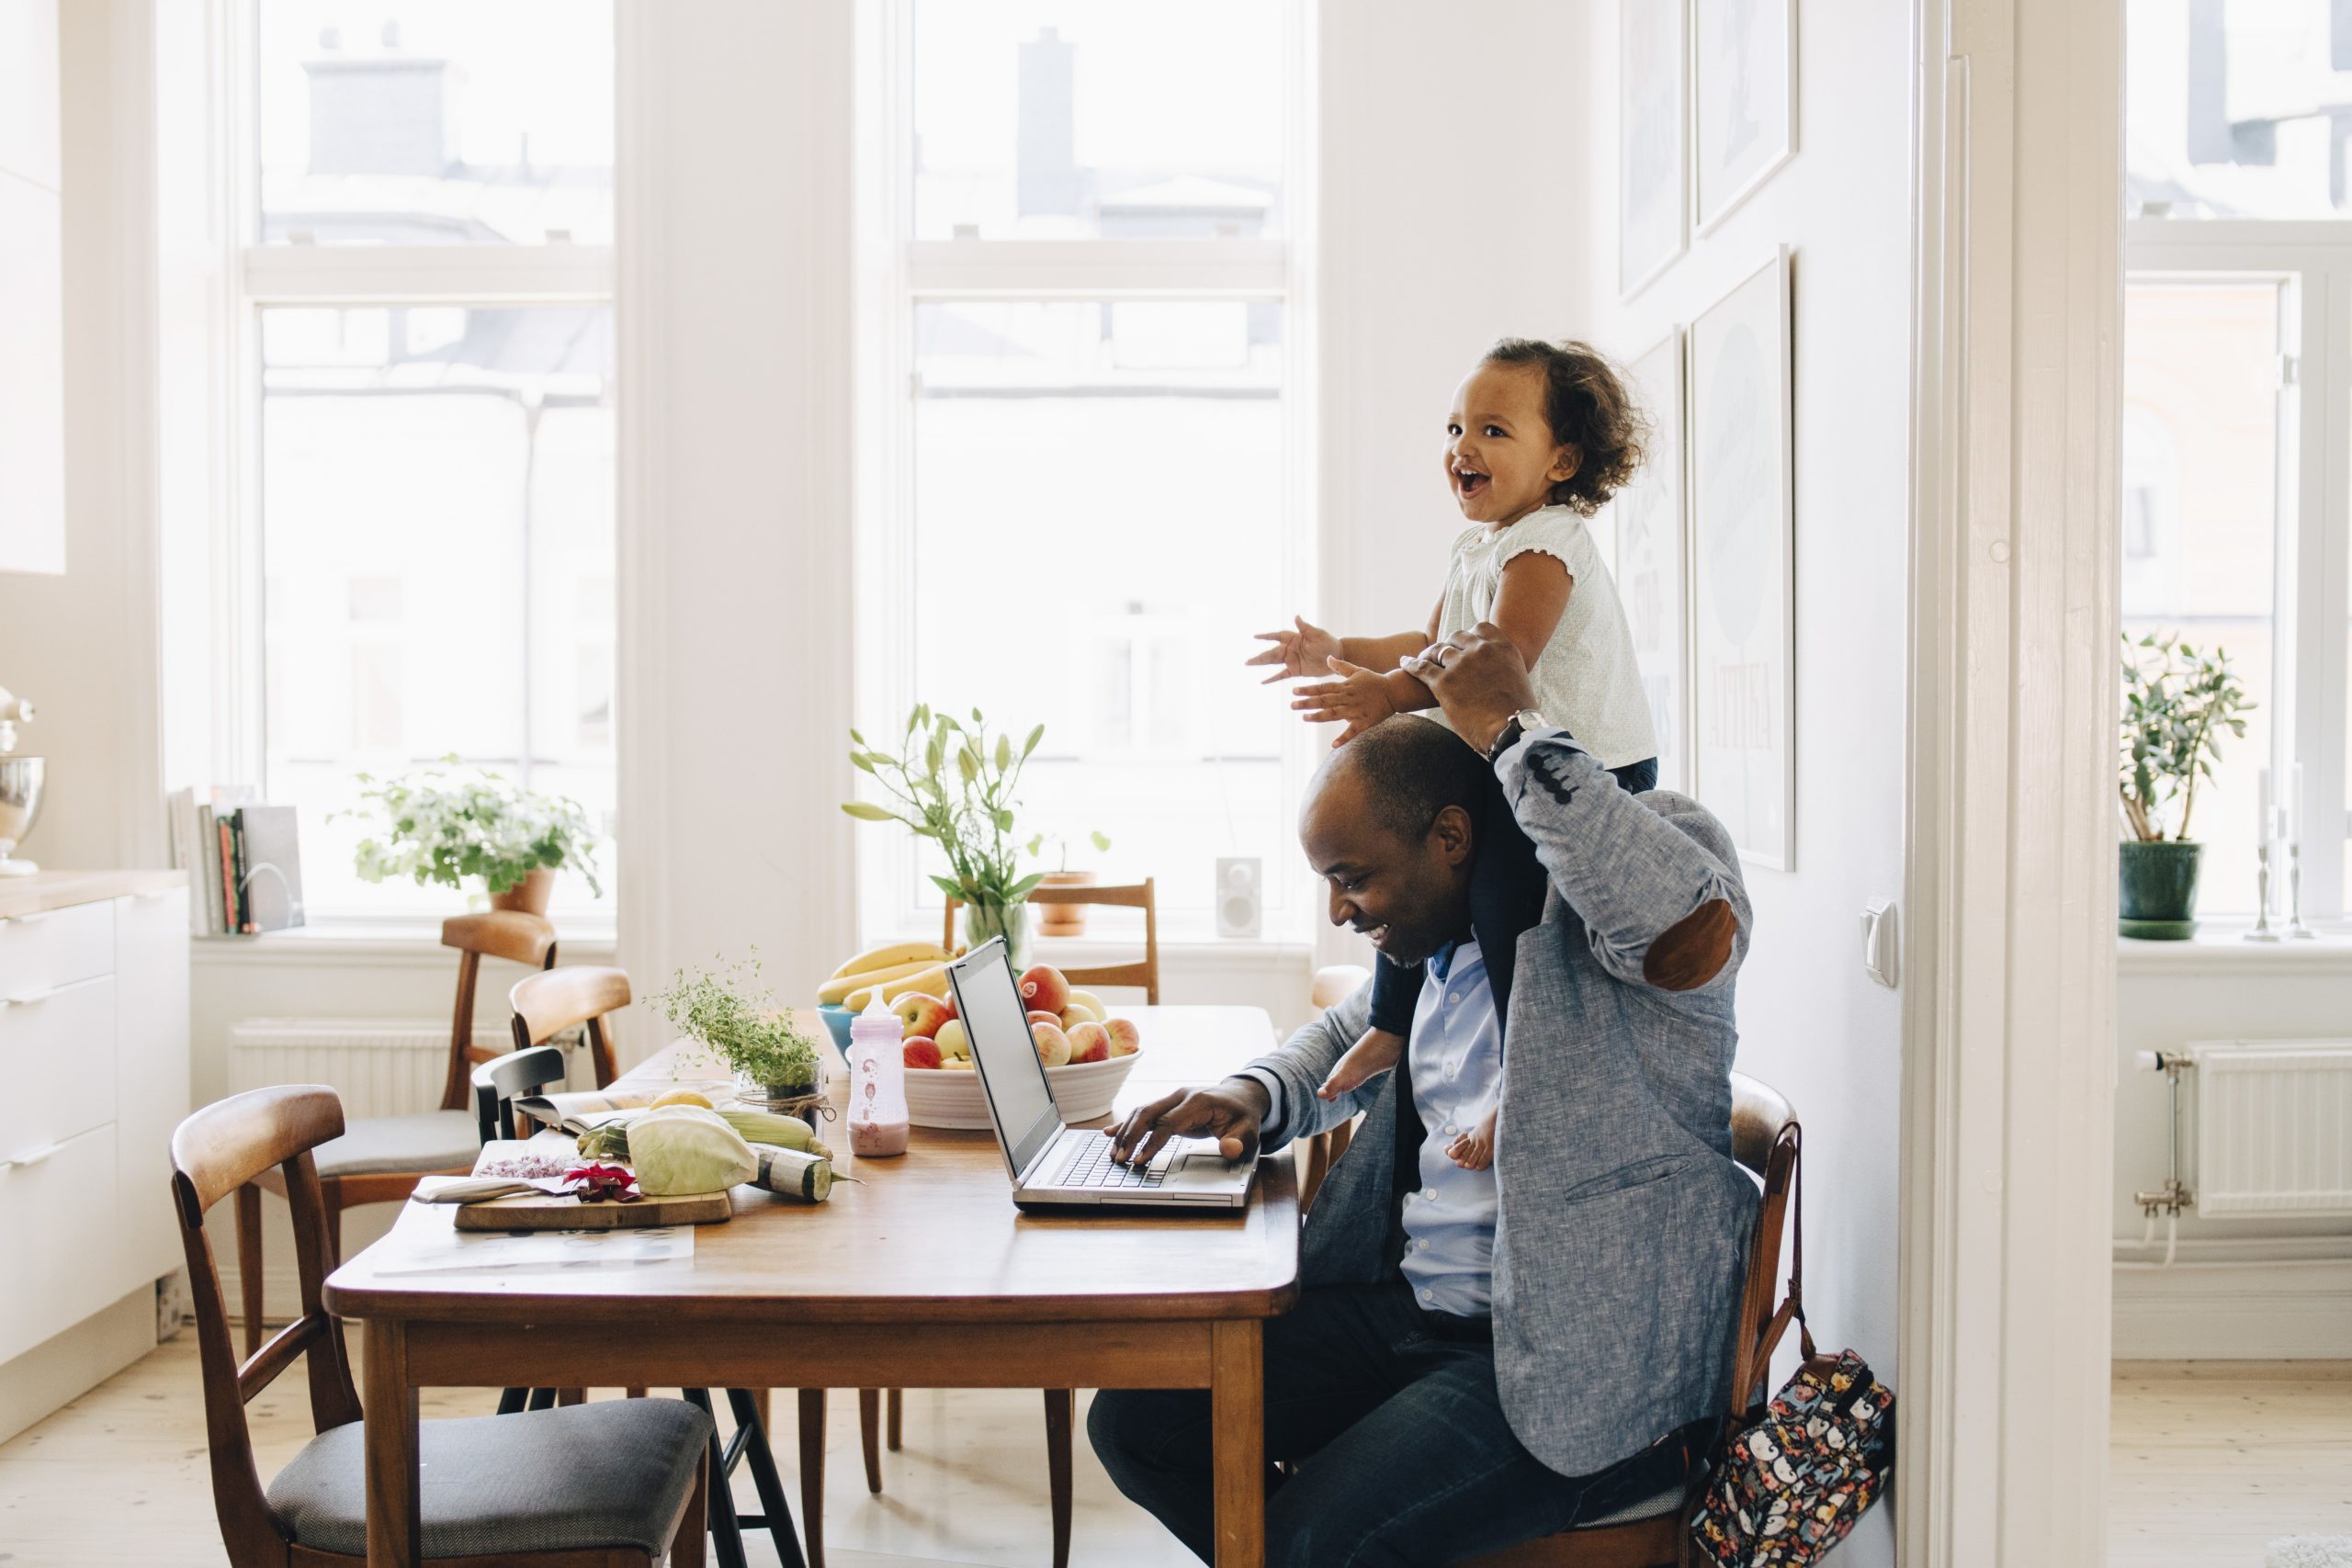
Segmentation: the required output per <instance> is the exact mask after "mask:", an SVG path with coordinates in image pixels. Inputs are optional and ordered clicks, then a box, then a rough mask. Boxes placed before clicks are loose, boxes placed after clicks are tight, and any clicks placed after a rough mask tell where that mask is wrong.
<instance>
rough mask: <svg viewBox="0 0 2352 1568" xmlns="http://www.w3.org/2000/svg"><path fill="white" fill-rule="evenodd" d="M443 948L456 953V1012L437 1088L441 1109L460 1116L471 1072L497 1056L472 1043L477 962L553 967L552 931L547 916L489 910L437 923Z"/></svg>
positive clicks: (468, 1094) (469, 1094)
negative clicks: (446, 1061) (493, 960)
mask: <svg viewBox="0 0 2352 1568" xmlns="http://www.w3.org/2000/svg"><path fill="white" fill-rule="evenodd" d="M441 945H442V946H444V947H454V948H456V949H457V950H458V1008H457V1012H456V1013H455V1015H454V1016H453V1017H452V1018H451V1019H450V1021H449V1072H448V1076H447V1077H445V1078H444V1079H443V1080H442V1083H441V1109H442V1110H444V1111H463V1110H464V1109H466V1106H467V1104H468V1103H469V1100H470V1099H471V1097H472V1094H473V1068H474V1064H475V1063H477V1062H487V1061H489V1060H490V1059H491V1058H492V1056H495V1055H498V1054H499V1053H498V1052H496V1051H494V1050H492V1049H490V1048H488V1047H486V1046H481V1045H476V1044H475V1043H474V988H475V986H476V983H477V982H478V981H479V980H480V979H481V961H482V960H483V959H485V958H503V959H505V960H507V961H508V962H509V963H514V964H528V965H529V966H530V967H532V968H534V969H551V968H553V967H554V966H555V927H554V926H553V925H551V924H549V923H548V918H547V917H546V916H545V915H534V914H530V913H528V912H527V911H525V910H522V909H492V910H490V911H488V912H487V913H485V914H480V915H452V916H450V917H449V918H448V919H446V920H444V921H442V922H441Z"/></svg>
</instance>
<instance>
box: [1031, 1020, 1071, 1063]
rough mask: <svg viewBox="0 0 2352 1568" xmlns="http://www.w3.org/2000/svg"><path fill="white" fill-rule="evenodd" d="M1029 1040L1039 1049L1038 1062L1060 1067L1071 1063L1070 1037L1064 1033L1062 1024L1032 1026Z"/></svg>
mask: <svg viewBox="0 0 2352 1568" xmlns="http://www.w3.org/2000/svg"><path fill="white" fill-rule="evenodd" d="M1029 1038H1030V1040H1031V1042H1032V1043H1035V1045H1036V1047H1037V1060H1039V1061H1041V1062H1043V1063H1045V1064H1046V1066H1049V1067H1058V1066H1064V1065H1065V1064H1067V1063H1068V1062H1069V1035H1067V1034H1064V1033H1063V1032H1062V1027H1061V1025H1060V1024H1058V1023H1038V1024H1032V1025H1031V1026H1030V1029H1029Z"/></svg>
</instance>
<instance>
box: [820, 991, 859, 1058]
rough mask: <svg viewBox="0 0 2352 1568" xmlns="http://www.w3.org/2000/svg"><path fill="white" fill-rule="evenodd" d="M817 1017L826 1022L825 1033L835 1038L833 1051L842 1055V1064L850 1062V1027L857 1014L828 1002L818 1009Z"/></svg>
mask: <svg viewBox="0 0 2352 1568" xmlns="http://www.w3.org/2000/svg"><path fill="white" fill-rule="evenodd" d="M817 1016H818V1017H820V1018H821V1019H823V1020H824V1021H825V1032H826V1033H828V1034H830V1035H831V1036H832V1037H833V1049H834V1050H836V1051H839V1052H840V1053H841V1054H842V1062H844V1063H846V1062H848V1060H849V1025H850V1021H851V1020H852V1019H854V1018H855V1017H856V1016H857V1014H855V1013H854V1012H852V1011H850V1010H849V1009H847V1008H845V1007H837V1006H835V1005H834V1004H833V1003H831V1002H826V1003H823V1004H821V1005H820V1006H819V1008H818V1009H817Z"/></svg>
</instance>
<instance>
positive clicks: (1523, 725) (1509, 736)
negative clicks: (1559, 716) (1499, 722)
mask: <svg viewBox="0 0 2352 1568" xmlns="http://www.w3.org/2000/svg"><path fill="white" fill-rule="evenodd" d="M1551 727H1552V726H1551V721H1550V720H1548V719H1546V718H1545V717H1544V716H1543V715H1542V714H1540V713H1538V712H1536V711H1535V710H1534V709H1533V708H1521V709H1520V710H1519V711H1518V712H1517V713H1515V714H1513V715H1511V716H1510V717H1509V718H1507V719H1505V720H1504V721H1503V728H1502V733H1501V734H1499V735H1498V736H1496V737H1495V743H1494V744H1493V745H1492V746H1489V747H1487V762H1488V763H1489V764H1492V763H1495V762H1498V761H1502V755H1503V753H1504V752H1506V751H1508V750H1510V749H1511V748H1512V747H1514V746H1516V745H1518V744H1519V742H1520V739H1521V737H1523V736H1524V735H1526V733H1527V732H1528V731H1529V730H1531V729H1549V728H1551Z"/></svg>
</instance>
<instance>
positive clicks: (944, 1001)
mask: <svg viewBox="0 0 2352 1568" xmlns="http://www.w3.org/2000/svg"><path fill="white" fill-rule="evenodd" d="M939 1005H940V1006H941V1007H944V1008H945V1009H946V1010H947V1016H948V1017H950V1018H961V1017H963V1016H964V1015H963V1014H962V1013H960V1012H958V1011H956V992H955V990H954V989H953V988H952V987H951V988H950V989H949V990H948V991H947V993H946V994H945V995H944V996H943V997H941V998H939Z"/></svg>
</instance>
